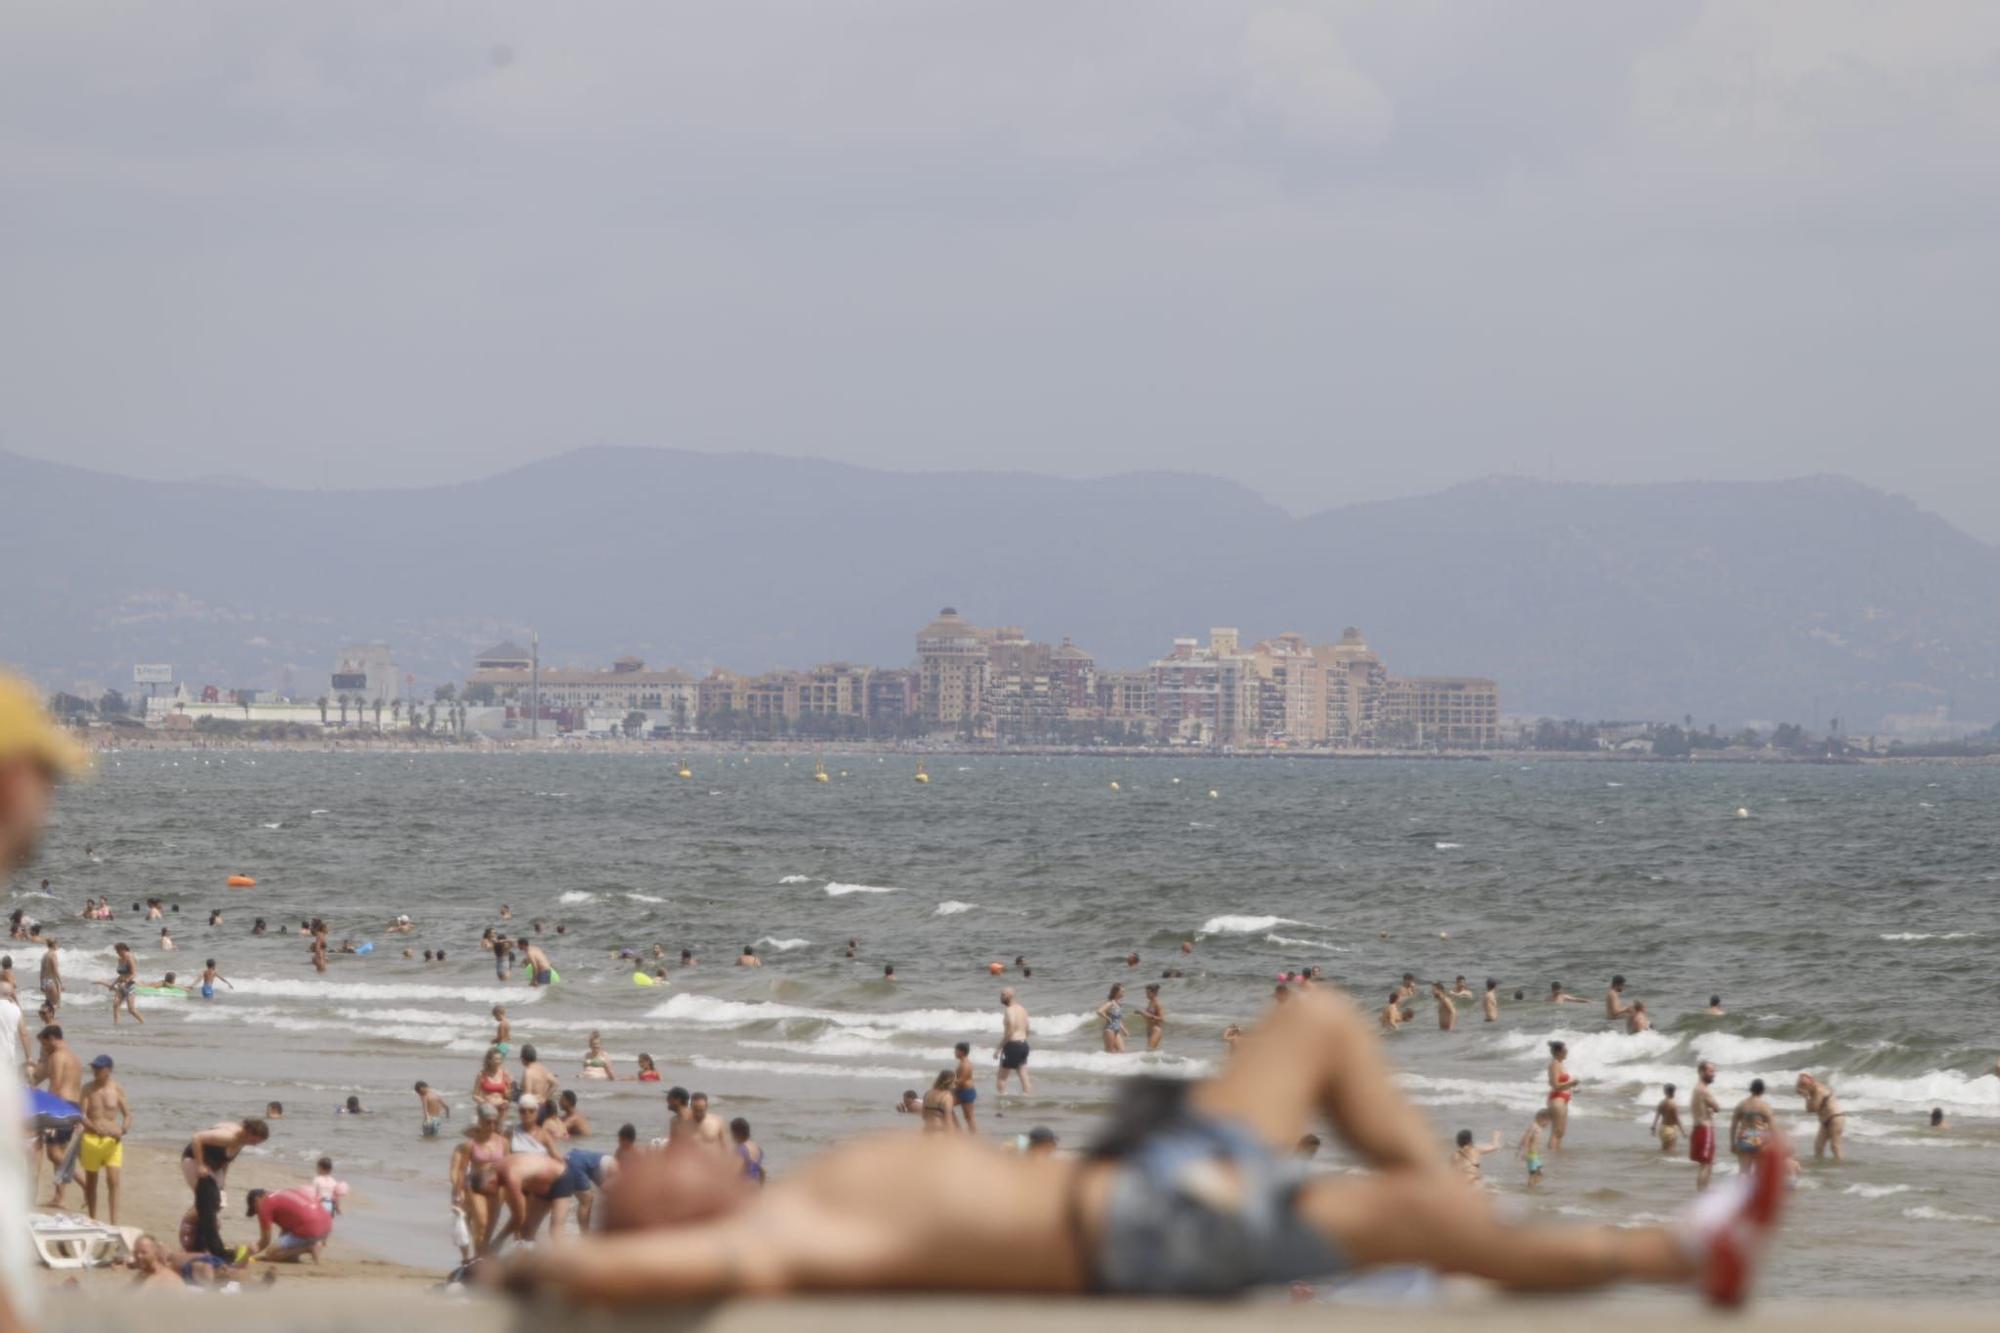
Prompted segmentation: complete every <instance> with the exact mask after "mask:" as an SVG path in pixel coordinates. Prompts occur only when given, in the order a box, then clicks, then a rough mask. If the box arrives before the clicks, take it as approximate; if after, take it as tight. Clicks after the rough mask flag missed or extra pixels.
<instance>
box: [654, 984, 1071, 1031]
mask: <svg viewBox="0 0 2000 1333" xmlns="http://www.w3.org/2000/svg"><path fill="white" fill-rule="evenodd" d="M646 1017H648V1018H655V1019H664V1020H671V1021H674V1022H681V1023H695V1024H700V1025H702V1026H704V1027H738V1026H743V1025H746V1024H750V1023H768V1022H772V1021H778V1020H785V1019H809V1020H812V1021H816V1022H821V1023H832V1024H833V1025H835V1026H836V1027H865V1028H883V1029H887V1030H890V1031H896V1032H941V1033H997V1032H998V1031H999V1027H1000V1014H999V1011H998V1010H994V1011H992V1012H988V1011H985V1010H973V1009H903V1010H893V1011H891V1012H888V1013H863V1012H860V1011H857V1010H850V1009H809V1008H806V1007H805V1006H803V1005H796V1004H783V1003H780V1002H778V1001H776V1000H725V999H722V998H720V997H719V996H714V995H686V994H682V995H674V996H670V997H669V998H668V999H667V1001H666V1003H664V1004H661V1005H657V1006H655V1007H654V1008H652V1009H650V1010H648V1011H647V1013H646ZM1093 1018H1094V1015H1091V1014H1050V1015H1044V1016H1039V1017H1037V1018H1035V1020H1034V1024H1033V1030H1034V1031H1035V1032H1036V1033H1038V1034H1042V1035H1047V1036H1052V1037H1059V1036H1063V1035H1065V1034H1067V1033H1071V1032H1075V1031H1076V1030H1077V1029H1078V1028H1080V1027H1082V1026H1083V1025H1084V1024H1085V1023H1087V1022H1090V1021H1092V1020H1093Z"/></svg>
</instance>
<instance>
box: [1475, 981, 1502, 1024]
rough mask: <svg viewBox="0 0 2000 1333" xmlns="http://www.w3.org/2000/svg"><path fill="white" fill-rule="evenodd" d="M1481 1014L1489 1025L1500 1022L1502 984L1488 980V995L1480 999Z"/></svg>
mask: <svg viewBox="0 0 2000 1333" xmlns="http://www.w3.org/2000/svg"><path fill="white" fill-rule="evenodd" d="M1479 1012H1480V1013H1481V1014H1483V1015H1484V1016H1485V1018H1486V1021H1487V1022H1489V1023H1498V1022H1499V1021H1500V983H1499V982H1497V981H1495V980H1494V979H1493V978H1491V977H1488V978H1486V993H1485V994H1484V995H1482V996H1480V997H1479Z"/></svg>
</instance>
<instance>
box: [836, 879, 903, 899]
mask: <svg viewBox="0 0 2000 1333" xmlns="http://www.w3.org/2000/svg"><path fill="white" fill-rule="evenodd" d="M901 892H902V890H901V889H898V888H895V887H893V886H889V885H882V884H842V883H841V882H840V881H838V880H834V881H832V882H831V883H829V884H828V885H827V886H826V896H827V897H829V898H845V897H846V896H847V895H848V894H850V893H901Z"/></svg>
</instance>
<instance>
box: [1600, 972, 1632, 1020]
mask: <svg viewBox="0 0 2000 1333" xmlns="http://www.w3.org/2000/svg"><path fill="white" fill-rule="evenodd" d="M1631 1012H1632V1006H1631V1004H1630V1003H1629V1002H1628V1001H1627V1000H1626V999H1625V978H1624V977H1622V976H1621V977H1613V978H1611V986H1610V988H1609V989H1607V990H1606V991H1605V992H1604V1016H1605V1017H1606V1018H1609V1019H1612V1020H1614V1021H1615V1020H1617V1019H1620V1018H1623V1017H1625V1016H1626V1015H1627V1014H1629V1013H1631Z"/></svg>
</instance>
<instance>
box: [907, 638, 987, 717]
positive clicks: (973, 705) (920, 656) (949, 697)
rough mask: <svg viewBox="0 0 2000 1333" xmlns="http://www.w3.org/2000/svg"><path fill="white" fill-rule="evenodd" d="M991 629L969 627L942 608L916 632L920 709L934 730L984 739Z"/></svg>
mask: <svg viewBox="0 0 2000 1333" xmlns="http://www.w3.org/2000/svg"><path fill="white" fill-rule="evenodd" d="M992 637H993V634H992V631H991V630H984V629H981V628H979V626H977V625H974V624H971V623H970V622H968V621H967V620H966V619H965V618H964V617H963V616H961V615H959V614H958V612H957V611H956V610H954V609H953V608H951V607H949V606H947V607H946V608H944V610H942V611H940V612H938V615H937V619H936V620H933V621H932V622H931V623H930V624H928V625H926V626H924V627H923V629H921V630H920V631H918V633H917V676H918V681H919V686H918V688H919V696H918V697H919V700H920V709H921V711H922V714H923V718H924V720H925V721H926V722H929V723H930V724H931V725H933V726H936V727H949V728H952V729H954V730H970V731H972V732H974V733H975V734H983V733H984V732H985V731H986V730H987V729H988V726H989V722H988V719H987V716H986V669H987V655H988V645H989V642H990V640H991V639H992Z"/></svg>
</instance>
